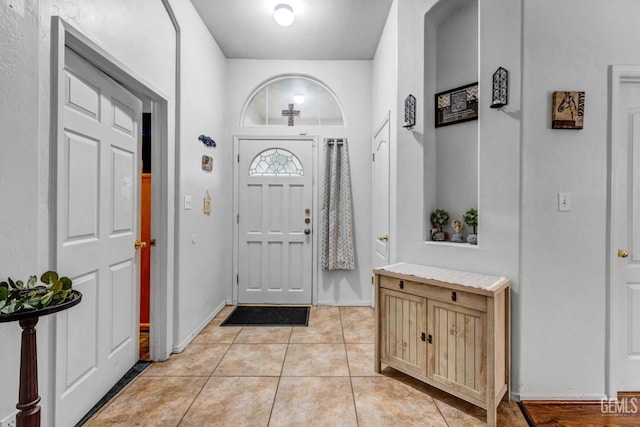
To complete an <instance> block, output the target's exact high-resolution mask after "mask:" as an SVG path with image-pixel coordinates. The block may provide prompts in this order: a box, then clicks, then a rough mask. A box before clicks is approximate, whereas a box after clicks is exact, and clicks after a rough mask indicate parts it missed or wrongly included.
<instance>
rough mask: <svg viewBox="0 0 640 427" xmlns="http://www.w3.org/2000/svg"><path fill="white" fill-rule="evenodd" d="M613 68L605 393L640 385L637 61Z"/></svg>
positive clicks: (639, 103)
mask: <svg viewBox="0 0 640 427" xmlns="http://www.w3.org/2000/svg"><path fill="white" fill-rule="evenodd" d="M613 71H614V72H613V73H612V76H613V84H612V88H613V96H612V121H613V123H612V134H613V137H612V144H613V145H612V165H611V172H612V176H611V221H612V223H611V247H610V251H611V253H610V260H611V261H610V263H611V283H610V301H611V306H610V311H609V312H610V317H611V319H610V320H611V322H610V325H611V330H610V337H609V339H610V355H611V357H610V361H609V390H608V393H609V396H611V397H615V396H616V393H617V392H618V391H640V67H636V68H635V69H634V68H629V67H625V68H619V67H614V69H613Z"/></svg>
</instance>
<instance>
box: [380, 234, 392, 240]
mask: <svg viewBox="0 0 640 427" xmlns="http://www.w3.org/2000/svg"><path fill="white" fill-rule="evenodd" d="M378 240H381V241H383V242H386V241H387V240H389V236H387V235H386V234H383V235H382V236H380V237H378Z"/></svg>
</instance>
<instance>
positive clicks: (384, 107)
mask: <svg viewBox="0 0 640 427" xmlns="http://www.w3.org/2000/svg"><path fill="white" fill-rule="evenodd" d="M397 82H398V0H394V1H393V3H391V7H390V9H389V15H387V21H386V23H385V25H384V30H383V31H382V35H381V36H380V41H379V42H378V47H377V49H376V53H375V55H374V58H373V63H372V90H371V94H372V95H371V96H372V102H371V105H372V111H373V113H372V116H371V119H372V123H371V124H372V134H373V132H375V131H376V130H377V128H378V126H380V125H381V124H382V121H383V120H384V117H386V115H387V114H389V129H390V141H389V163H390V164H389V188H390V189H393V188H395V185H396V184H395V182H396V181H395V177H396V169H397V161H396V159H397V144H396V132H397V129H398V120H399V119H398V107H397V99H398V84H397ZM403 114H404V113H403ZM400 120H404V115H403V116H402V117H401V118H400ZM396 203H397V202H396V192H395V191H391V190H390V194H389V206H396ZM395 229H396V211H395V210H394V209H390V212H389V236H390V237H391V238H390V240H389V259H390V260H393V259H394V258H395V251H396V241H395V235H396V232H395ZM369 252H371V250H369Z"/></svg>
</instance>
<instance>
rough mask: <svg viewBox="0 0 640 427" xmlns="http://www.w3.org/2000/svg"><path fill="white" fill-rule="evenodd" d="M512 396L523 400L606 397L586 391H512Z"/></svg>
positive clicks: (598, 398) (597, 398)
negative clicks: (556, 392) (578, 392)
mask: <svg viewBox="0 0 640 427" xmlns="http://www.w3.org/2000/svg"><path fill="white" fill-rule="evenodd" d="M511 396H512V398H513V399H514V400H516V401H521V400H601V399H606V398H607V396H606V395H604V394H596V393H584V394H537V393H531V394H528V393H524V394H523V393H512V394H511Z"/></svg>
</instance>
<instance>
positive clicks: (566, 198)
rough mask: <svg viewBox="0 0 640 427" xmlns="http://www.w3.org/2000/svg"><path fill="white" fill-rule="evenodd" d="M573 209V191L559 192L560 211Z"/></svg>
mask: <svg viewBox="0 0 640 427" xmlns="http://www.w3.org/2000/svg"><path fill="white" fill-rule="evenodd" d="M570 210H571V193H558V211H560V212H568V211H570Z"/></svg>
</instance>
